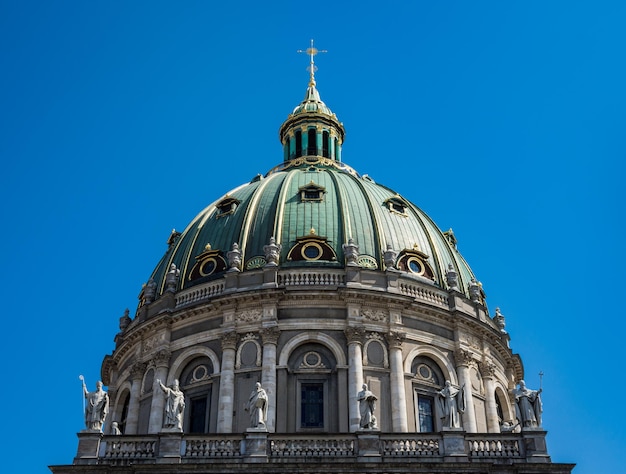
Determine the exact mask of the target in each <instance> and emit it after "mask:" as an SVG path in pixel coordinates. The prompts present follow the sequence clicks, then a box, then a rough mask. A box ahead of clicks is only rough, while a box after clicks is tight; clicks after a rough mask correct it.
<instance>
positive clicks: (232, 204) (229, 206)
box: [215, 196, 241, 219]
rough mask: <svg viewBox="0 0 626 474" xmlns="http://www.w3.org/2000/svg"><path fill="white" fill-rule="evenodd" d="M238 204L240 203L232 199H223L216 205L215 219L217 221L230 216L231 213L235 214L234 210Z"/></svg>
mask: <svg viewBox="0 0 626 474" xmlns="http://www.w3.org/2000/svg"><path fill="white" fill-rule="evenodd" d="M240 202H241V201H239V200H238V199H235V198H233V197H229V196H227V197H225V198H224V199H222V200H221V201H220V202H219V203H218V204H217V214H216V216H215V217H216V218H218V219H219V218H220V217H225V216H227V215H229V214H232V213H233V212H235V209H237V206H238V205H239V204H240Z"/></svg>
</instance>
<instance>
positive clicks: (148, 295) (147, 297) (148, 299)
mask: <svg viewBox="0 0 626 474" xmlns="http://www.w3.org/2000/svg"><path fill="white" fill-rule="evenodd" d="M156 288H157V284H156V283H155V281H154V280H153V279H152V278H150V279H149V280H148V283H146V286H144V288H143V302H144V303H145V304H150V303H152V302H153V301H154V297H155V296H156Z"/></svg>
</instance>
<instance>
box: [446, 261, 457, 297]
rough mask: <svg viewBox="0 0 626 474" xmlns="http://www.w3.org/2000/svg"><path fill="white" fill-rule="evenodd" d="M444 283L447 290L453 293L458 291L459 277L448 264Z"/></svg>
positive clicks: (452, 266)
mask: <svg viewBox="0 0 626 474" xmlns="http://www.w3.org/2000/svg"><path fill="white" fill-rule="evenodd" d="M446 282H447V283H448V288H449V289H451V290H454V291H459V275H458V273H457V272H456V271H454V265H452V264H451V263H448V271H446Z"/></svg>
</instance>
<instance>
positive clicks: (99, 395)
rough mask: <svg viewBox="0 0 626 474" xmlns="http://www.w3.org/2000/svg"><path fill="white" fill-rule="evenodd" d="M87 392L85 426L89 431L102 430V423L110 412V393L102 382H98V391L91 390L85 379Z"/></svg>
mask: <svg viewBox="0 0 626 474" xmlns="http://www.w3.org/2000/svg"><path fill="white" fill-rule="evenodd" d="M83 393H84V394H85V400H86V402H87V403H86V405H85V426H86V427H87V430H88V431H99V432H102V425H103V424H104V420H105V418H106V416H107V413H108V412H109V394H108V393H107V392H105V391H104V390H103V389H102V382H100V381H98V383H96V391H95V392H89V391H88V390H87V386H86V385H85V382H84V381H83Z"/></svg>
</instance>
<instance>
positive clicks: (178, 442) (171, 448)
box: [157, 431, 183, 464]
mask: <svg viewBox="0 0 626 474" xmlns="http://www.w3.org/2000/svg"><path fill="white" fill-rule="evenodd" d="M182 442H183V434H182V433H181V432H176V433H175V432H172V431H164V432H161V433H159V456H158V457H157V463H158V464H179V463H180V459H181V453H180V451H181V446H182Z"/></svg>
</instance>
